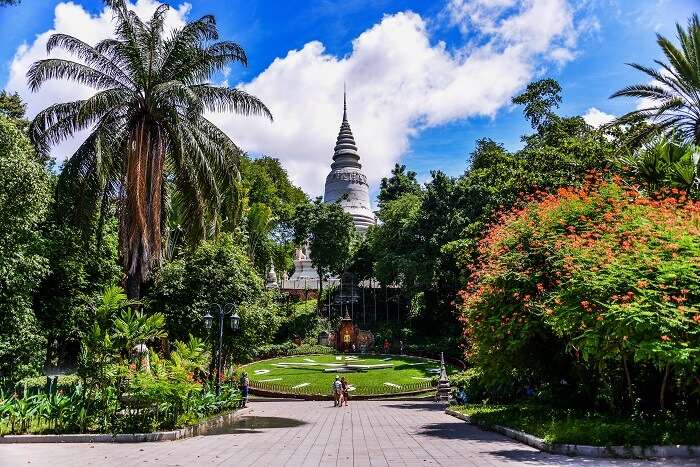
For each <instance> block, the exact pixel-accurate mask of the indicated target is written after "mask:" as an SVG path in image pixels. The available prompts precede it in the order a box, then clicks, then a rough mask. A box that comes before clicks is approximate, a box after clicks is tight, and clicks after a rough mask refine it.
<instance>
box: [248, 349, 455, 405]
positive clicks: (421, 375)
mask: <svg viewBox="0 0 700 467" xmlns="http://www.w3.org/2000/svg"><path fill="white" fill-rule="evenodd" d="M346 363H347V364H355V365H385V364H389V365H391V366H390V367H389V368H377V369H367V370H362V371H358V372H353V373H342V372H336V371H329V372H327V371H324V369H333V368H338V366H340V365H343V364H346ZM439 369H440V362H437V361H435V360H429V359H426V358H418V357H406V356H385V355H351V356H349V355H304V356H295V357H283V358H275V359H272V360H265V361H260V362H255V363H251V364H250V365H246V366H245V367H242V368H240V369H239V371H246V372H248V377H249V379H250V381H251V386H252V387H253V388H255V387H258V388H261V389H269V390H273V391H277V392H288V393H296V394H321V395H329V394H330V393H331V385H332V382H333V380H334V379H335V377H336V375H339V376H344V377H345V379H347V380H348V382H349V384H351V385H352V387H353V388H354V389H352V390H351V393H350V394H351V395H367V394H385V393H399V392H408V391H412V390H416V389H419V388H425V387H428V386H430V384H431V381H432V380H434V379H435V377H436V376H437V375H438V374H439ZM453 371H455V370H454V369H453V368H451V367H448V373H450V374H451V373H452V372H453ZM295 386H296V387H295Z"/></svg>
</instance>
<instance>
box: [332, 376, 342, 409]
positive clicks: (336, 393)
mask: <svg viewBox="0 0 700 467" xmlns="http://www.w3.org/2000/svg"><path fill="white" fill-rule="evenodd" d="M342 392H343V383H342V382H341V381H340V376H336V377H335V381H333V400H334V404H333V407H340V405H341V404H342V399H341V398H342Z"/></svg>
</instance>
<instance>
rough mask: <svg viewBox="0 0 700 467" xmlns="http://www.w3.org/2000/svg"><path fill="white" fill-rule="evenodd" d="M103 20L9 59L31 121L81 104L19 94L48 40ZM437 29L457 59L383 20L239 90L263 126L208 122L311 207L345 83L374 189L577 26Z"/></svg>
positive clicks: (78, 17)
mask: <svg viewBox="0 0 700 467" xmlns="http://www.w3.org/2000/svg"><path fill="white" fill-rule="evenodd" d="M154 5H155V0H138V1H137V3H136V8H137V9H139V11H142V12H150V11H152V9H153V8H154ZM188 9H189V7H188V6H187V5H183V6H181V7H180V8H178V9H177V10H174V11H173V12H172V14H173V21H174V22H179V23H181V22H182V21H183V20H184V17H185V16H186V14H187V12H188ZM110 18H111V15H110V13H109V12H108V11H103V12H101V13H100V14H99V15H97V16H92V15H90V14H88V13H87V12H86V11H85V10H84V9H83V8H82V7H80V6H78V5H75V4H73V3H62V4H60V5H59V6H58V7H57V8H56V11H55V21H54V27H53V28H52V30H50V31H47V32H45V33H42V34H41V35H39V36H38V37H37V38H36V40H35V41H34V42H33V43H32V44H30V45H25V46H23V47H21V48H20V49H18V51H17V54H16V56H15V58H14V60H13V63H12V65H11V76H10V81H9V83H8V86H7V87H8V88H9V89H11V90H16V91H18V92H20V94H21V95H22V96H23V98H25V99H26V100H27V102H28V104H29V114H30V115H33V114H34V113H36V112H37V111H38V110H40V109H42V108H44V107H45V106H47V105H49V104H51V103H54V102H59V101H64V100H72V99H76V98H82V97H85V96H87V95H89V90H87V89H83V88H80V87H78V86H75V85H73V84H66V83H65V82H56V83H50V84H49V85H47V86H46V87H45V88H44V89H43V90H42V91H41V92H39V93H36V94H31V93H29V92H28V91H27V89H26V83H25V77H24V76H25V74H26V70H27V69H28V68H29V66H30V65H31V63H32V62H33V61H35V60H37V59H39V58H43V57H44V56H45V44H46V40H47V39H48V36H49V35H50V34H51V33H53V32H56V31H60V32H67V33H70V34H73V35H77V36H78V37H80V38H82V39H84V40H86V41H87V42H89V43H95V42H96V41H98V40H100V39H102V38H103V37H106V36H107V35H108V34H110V33H111V30H112V27H111V25H110ZM441 18H442V19H445V18H447V21H448V22H449V23H450V24H451V25H453V26H457V27H459V29H460V30H461V31H462V32H464V33H465V37H464V42H465V45H464V46H463V47H461V48H457V49H454V50H452V49H448V47H447V46H446V45H445V43H444V42H441V41H437V42H436V41H435V39H434V38H433V37H431V33H430V32H429V31H428V27H427V26H426V20H425V19H424V18H422V17H421V16H419V15H417V14H415V13H412V12H400V13H396V14H393V15H387V16H385V17H384V18H383V19H382V20H381V21H380V22H379V23H377V24H375V25H374V26H373V27H371V28H369V29H368V30H366V31H364V32H363V33H362V34H360V35H359V36H358V37H357V38H355V39H354V40H353V42H352V51H351V52H350V53H349V54H348V55H346V56H344V57H337V56H334V55H332V54H329V53H328V52H327V51H326V50H325V47H324V45H323V44H322V43H321V42H319V41H312V42H309V43H307V44H306V45H305V46H304V47H302V48H301V49H299V50H290V51H289V52H287V54H286V55H285V56H283V57H279V58H277V59H275V60H274V61H273V62H272V63H271V64H270V65H269V66H268V68H267V69H265V70H264V71H263V72H261V73H260V74H259V75H258V76H257V77H255V78H254V79H253V80H252V81H250V82H247V83H240V84H239V87H241V88H243V89H245V90H246V91H249V92H251V93H253V94H255V95H256V96H258V97H260V98H261V99H262V100H263V101H264V102H265V103H266V104H267V105H268V107H269V108H270V109H271V111H272V113H273V114H274V117H275V121H274V123H269V122H268V121H266V120H264V119H262V118H244V117H240V116H235V115H233V116H232V115H221V114H217V115H212V116H211V118H212V120H213V121H215V122H216V123H217V124H218V125H220V127H221V128H223V129H224V131H226V132H227V133H228V134H229V135H231V137H232V138H233V139H234V141H236V142H237V143H238V144H239V145H240V146H241V147H243V148H244V149H246V150H248V151H250V152H252V153H256V154H260V153H265V154H269V155H271V156H275V157H279V158H280V159H281V160H282V161H283V164H284V165H285V167H286V168H287V169H288V171H289V173H290V175H291V176H292V178H293V179H294V180H295V181H296V183H298V184H300V185H301V186H302V187H303V188H304V189H305V190H306V191H307V192H308V193H309V194H311V195H317V194H321V193H322V188H323V183H324V180H325V176H326V174H327V172H328V170H329V164H330V162H331V155H332V149H333V146H334V142H335V137H336V135H337V132H338V129H339V126H340V119H341V112H342V108H341V106H342V89H343V83H344V82H346V83H347V85H348V106H349V110H348V113H349V118H350V124H351V126H352V129H353V132H354V134H355V139H356V141H357V143H358V146H359V150H360V155H361V157H362V163H363V165H364V171H365V173H366V174H367V176H368V179H369V181H370V183H371V184H376V183H377V182H378V181H379V179H380V178H381V177H382V176H385V175H387V174H388V173H389V171H390V169H391V167H392V166H393V164H394V162H396V161H398V160H399V158H400V157H401V156H402V155H403V154H404V153H405V152H406V151H407V150H408V149H409V145H410V138H411V137H412V136H415V135H417V134H418V133H419V132H420V131H421V130H422V129H425V128H428V127H434V126H438V125H442V124H445V123H447V122H451V121H455V120H458V119H464V118H469V117H474V116H487V117H493V116H494V115H495V114H496V112H497V111H498V110H499V109H501V108H503V107H504V106H507V105H508V104H509V102H510V98H511V96H512V95H513V94H515V93H516V92H517V91H518V89H520V88H522V87H523V86H524V85H525V84H526V83H527V82H528V81H529V80H531V79H533V77H535V76H536V75H537V74H539V73H541V72H542V70H544V69H546V66H547V65H548V64H552V63H555V64H557V65H562V64H563V63H565V62H568V61H570V60H572V59H573V57H574V54H575V45H576V38H577V34H578V32H577V22H576V21H575V20H574V12H573V10H572V8H571V6H570V5H569V4H568V3H567V2H566V1H565V0H536V1H535V0H475V1H470V2H466V1H464V0H451V1H449V2H448V3H447V4H446V8H445V11H444V12H443V13H442V15H441ZM575 23H576V24H575ZM224 78H226V77H224ZM74 145H75V143H74ZM74 145H73V146H72V147H74ZM69 149H70V148H69V147H68V145H63V146H62V147H60V148H58V151H56V154H57V155H58V156H59V157H60V156H65V155H68V154H70V151H69Z"/></svg>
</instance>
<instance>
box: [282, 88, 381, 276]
mask: <svg viewBox="0 0 700 467" xmlns="http://www.w3.org/2000/svg"><path fill="white" fill-rule="evenodd" d="M323 202H325V203H335V202H339V203H340V205H341V206H342V207H343V210H344V211H345V212H347V213H348V214H350V215H351V216H352V220H353V222H354V223H355V228H356V229H357V231H358V232H360V233H363V234H364V233H365V232H367V229H368V228H369V226H370V225H374V224H375V223H376V218H375V216H374V213H373V212H372V208H371V205H370V203H369V185H368V184H367V177H366V176H365V174H363V173H362V164H360V155H359V154H358V152H357V145H356V144H355V138H354V137H353V135H352V130H351V129H350V123H348V106H347V98H346V95H345V93H343V121H342V122H341V124H340V132H339V133H338V138H337V140H336V142H335V148H334V150H333V163H332V164H331V171H330V173H329V174H328V176H327V177H326V187H325V191H324V195H323ZM315 281H318V274H317V273H316V269H315V268H314V267H313V266H312V264H311V258H309V249H308V246H304V247H303V248H301V249H299V250H298V251H297V252H296V258H295V260H294V274H292V277H290V278H289V280H287V281H283V283H284V285H283V288H302V287H303V288H307V287H310V286H311V284H312V283H315Z"/></svg>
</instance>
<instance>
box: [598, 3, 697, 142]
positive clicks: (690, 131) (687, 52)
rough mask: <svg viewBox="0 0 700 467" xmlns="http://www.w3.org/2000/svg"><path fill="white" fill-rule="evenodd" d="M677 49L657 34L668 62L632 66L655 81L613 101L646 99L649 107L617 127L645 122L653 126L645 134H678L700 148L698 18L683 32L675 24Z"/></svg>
mask: <svg viewBox="0 0 700 467" xmlns="http://www.w3.org/2000/svg"><path fill="white" fill-rule="evenodd" d="M676 30H677V34H678V46H676V45H674V44H673V43H672V42H671V41H670V40H669V39H667V38H666V37H664V36H662V35H660V34H657V36H656V38H657V39H656V42H657V43H658V44H659V47H660V48H661V51H662V52H663V53H664V56H665V57H666V61H665V62H664V61H660V60H654V65H653V66H652V67H648V66H645V65H639V64H637V63H631V64H630V66H631V67H632V68H634V69H636V70H639V71H641V72H642V73H644V74H645V75H646V76H647V77H649V78H651V79H652V80H653V81H652V82H651V83H649V84H636V85H632V86H628V87H626V88H624V89H621V90H620V91H617V92H616V93H615V94H613V95H612V97H633V98H635V99H639V98H642V99H645V100H646V101H645V102H648V104H646V105H645V107H644V108H642V109H637V110H633V111H632V112H629V113H627V114H626V115H623V116H622V117H621V118H620V119H618V123H630V122H635V121H636V120H637V119H639V118H640V117H641V118H644V119H648V120H650V121H651V122H652V124H653V125H651V126H649V127H648V128H647V131H646V134H647V135H650V134H654V133H658V132H664V133H672V132H677V133H679V134H680V135H682V137H683V138H685V139H686V140H687V141H691V142H693V143H694V144H698V145H700V17H699V16H698V15H697V14H695V15H693V16H692V17H691V18H690V20H689V21H688V28H687V29H684V28H683V27H682V26H681V25H680V24H676Z"/></svg>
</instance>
